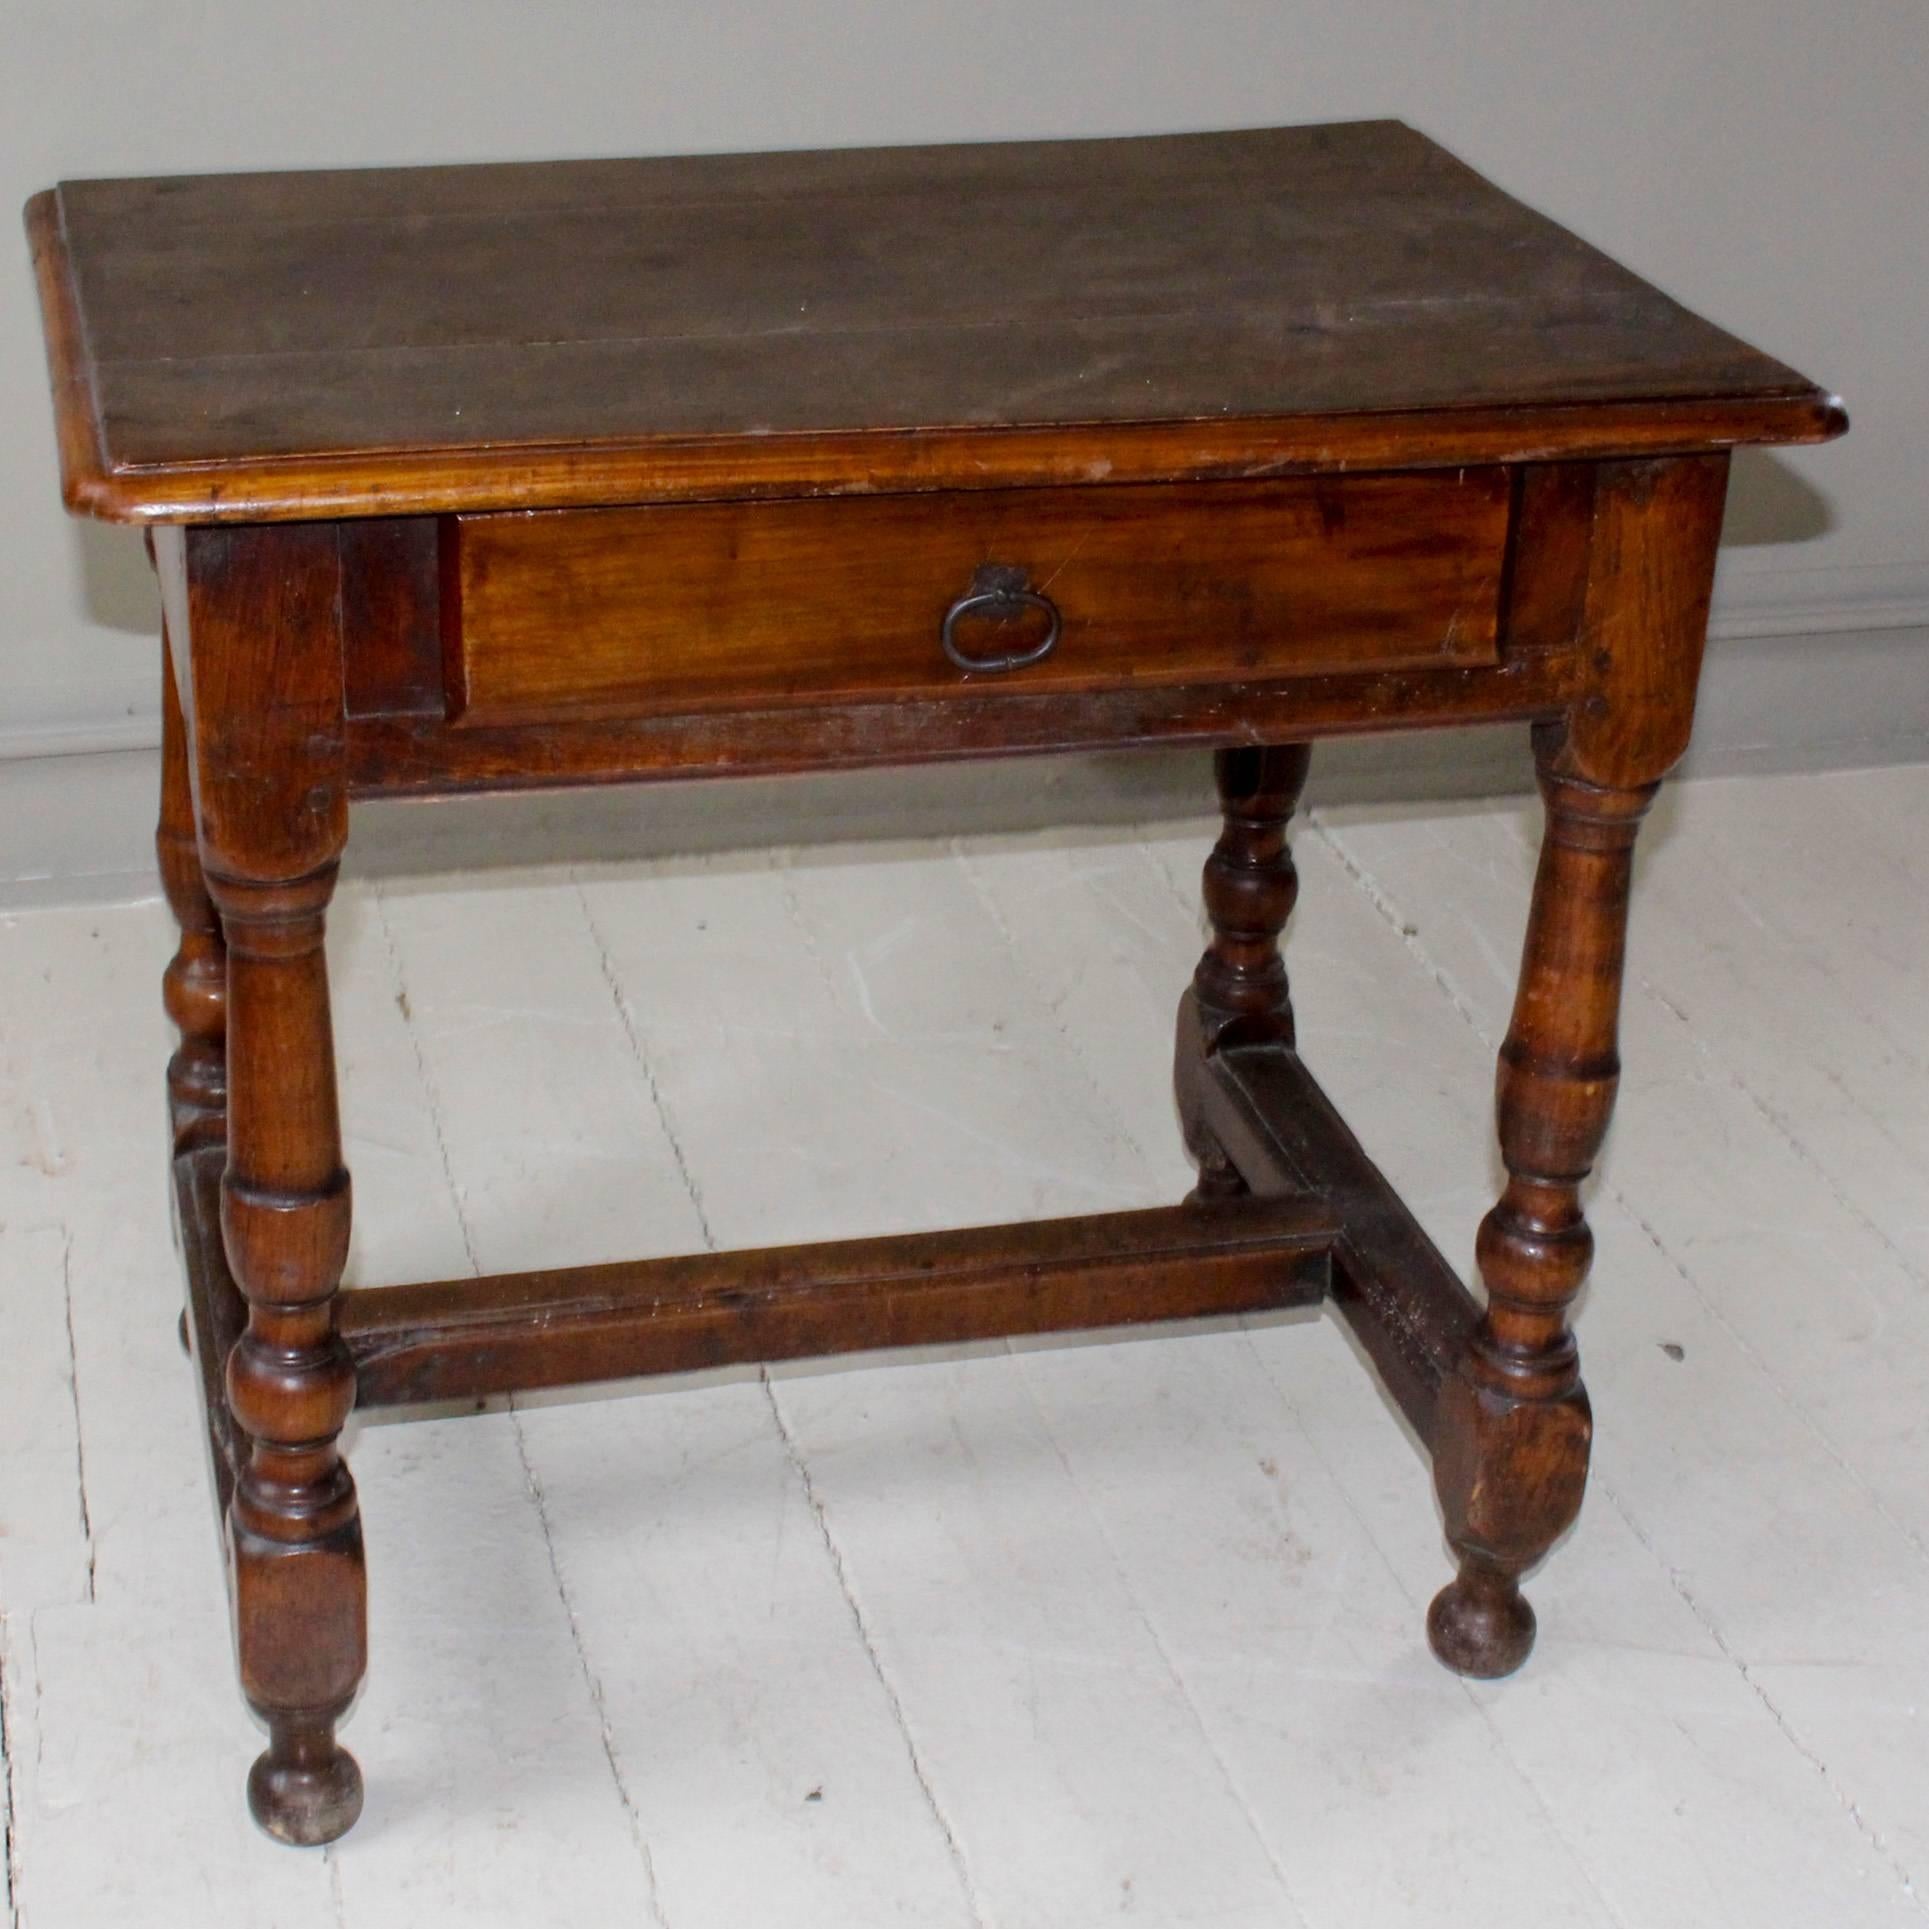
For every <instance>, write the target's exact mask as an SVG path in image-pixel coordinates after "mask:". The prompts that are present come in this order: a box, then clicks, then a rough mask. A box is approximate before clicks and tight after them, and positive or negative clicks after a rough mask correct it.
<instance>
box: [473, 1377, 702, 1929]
mask: <svg viewBox="0 0 1929 1929" xmlns="http://www.w3.org/2000/svg"><path fill="white" fill-rule="evenodd" d="M509 1418H510V1424H511V1426H512V1427H513V1429H514V1431H515V1436H516V1453H517V1456H518V1458H519V1459H520V1460H521V1461H522V1474H523V1481H524V1484H525V1485H526V1486H527V1487H528V1489H529V1498H530V1500H531V1501H532V1502H533V1503H534V1505H535V1509H536V1523H537V1525H538V1526H539V1527H540V1528H541V1529H542V1537H543V1546H544V1548H545V1549H546V1550H547V1552H548V1555H549V1573H550V1578H551V1579H552V1580H554V1582H555V1583H556V1595H557V1598H558V1599H559V1600H560V1601H561V1602H562V1605H563V1615H564V1618H565V1619H566V1620H567V1622H568V1624H569V1640H570V1645H571V1646H572V1647H573V1648H574V1649H575V1651H576V1665H577V1667H578V1669H580V1670H581V1673H582V1677H583V1686H584V1688H585V1689H586V1690H587V1691H588V1694H589V1699H590V1706H591V1707H592V1708H593V1709H594V1710H595V1713H596V1727H597V1733H598V1734H599V1736H600V1737H601V1739H602V1743H603V1757H604V1759H605V1760H606V1761H607V1762H608V1763H609V1770H610V1779H611V1781H612V1782H614V1784H615V1786H616V1799H617V1800H618V1801H619V1802H621V1803H622V1804H623V1813H624V1817H625V1819H626V1820H627V1822H628V1824H629V1832H630V1840H631V1841H632V1842H633V1843H634V1844H635V1845H636V1853H637V1857H638V1859H639V1860H640V1861H641V1862H642V1865H643V1899H644V1904H645V1906H646V1907H647V1908H648V1909H649V1912H650V1920H651V1922H653V1923H654V1924H655V1925H656V1929H670V1922H669V1918H668V1917H667V1916H666V1915H665V1914H664V1912H663V1893H662V1890H661V1889H660V1888H659V1887H658V1886H657V1879H656V1858H655V1856H654V1855H652V1854H651V1852H650V1844H649V1838H648V1836H647V1835H646V1834H645V1833H644V1829H643V1817H642V1814H641V1812H640V1811H639V1810H638V1808H637V1805H636V1798H635V1796H634V1795H633V1794H632V1793H631V1792H630V1786H629V1782H628V1780H627V1779H626V1778H625V1776H624V1774H623V1765H622V1761H621V1758H620V1756H619V1753H618V1750H617V1746H616V1731H615V1728H614V1725H613V1724H612V1723H611V1721H610V1714H609V1703H608V1700H607V1699H606V1697H605V1695H604V1693H603V1683H602V1679H601V1677H600V1676H598V1674H597V1672H596V1670H595V1668H594V1667H593V1666H592V1665H591V1663H590V1658H589V1649H588V1646H587V1645H586V1644H585V1642H584V1640H583V1629H582V1623H581V1622H580V1620H579V1619H578V1618H577V1613H576V1602H575V1600H574V1598H573V1597H572V1596H571V1594H570V1591H569V1583H568V1582H567V1581H566V1580H565V1579H564V1577H563V1564H562V1559H561V1556H560V1555H559V1554H558V1553H557V1551H556V1536H555V1533H554V1532H553V1530H552V1529H551V1526H550V1521H549V1502H548V1498H547V1496H546V1495H545V1494H544V1492H543V1485H542V1481H541V1480H540V1478H538V1476H537V1473H536V1465H535V1462H534V1461H533V1460H532V1459H531V1458H530V1455H529V1440H528V1437H527V1435H525V1434H524V1432H523V1427H522V1415H521V1414H520V1413H519V1412H518V1411H517V1410H516V1402H515V1396H514V1395H513V1394H512V1395H511V1396H510V1400H509Z"/></svg>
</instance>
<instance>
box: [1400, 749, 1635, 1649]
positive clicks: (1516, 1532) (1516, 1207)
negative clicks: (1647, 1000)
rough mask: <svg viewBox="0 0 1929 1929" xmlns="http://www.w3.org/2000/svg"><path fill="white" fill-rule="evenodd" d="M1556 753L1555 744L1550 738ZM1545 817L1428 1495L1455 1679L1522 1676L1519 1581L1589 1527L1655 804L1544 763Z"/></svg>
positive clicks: (1441, 1628) (1439, 1608)
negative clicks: (1601, 1329) (1473, 1324)
mask: <svg viewBox="0 0 1929 1929" xmlns="http://www.w3.org/2000/svg"><path fill="white" fill-rule="evenodd" d="M1543 741H1544V744H1545V745H1546V746H1547V747H1548V748H1549V749H1551V748H1552V747H1553V745H1554V744H1555V743H1556V742H1557V741H1558V739H1557V738H1551V737H1550V738H1546V739H1544V740H1543ZM1540 784H1541V792H1542V795H1543V796H1544V797H1545V799H1546V803H1547V825H1546V832H1545V835H1544V838H1543V840H1542V844H1541V857H1540V869H1539V872H1538V875H1537V876H1536V878H1535V881H1534V900H1533V907H1532V910H1531V911H1530V913H1529V916H1528V922H1527V942H1526V947H1525V954H1524V957H1523V960H1522V964H1521V976H1520V988H1519V991H1518V994H1517V995H1516V998H1515V1002H1514V1016H1513V1022H1512V1024H1511V1025H1510V1026H1509V1027H1508V1031H1507V1040H1506V1043H1505V1044H1504V1045H1503V1046H1502V1047H1501V1051H1500V1071H1499V1078H1498V1100H1499V1114H1500V1145H1501V1152H1502V1155H1503V1157H1504V1158H1505V1160H1506V1164H1507V1174H1508V1177H1507V1186H1506V1190H1505V1191H1504V1192H1503V1193H1502V1194H1501V1197H1500V1202H1499V1203H1498V1204H1497V1205H1496V1206H1495V1207H1494V1209H1493V1210H1492V1211H1491V1212H1490V1213H1489V1214H1488V1215H1487V1217H1486V1219H1485V1220H1483V1221H1482V1223H1481V1227H1480V1236H1479V1239H1478V1242H1477V1244H1476V1254H1477V1257H1478V1260H1479V1265H1480V1274H1481V1278H1482V1279H1483V1281H1484V1282H1485V1283H1486V1287H1487V1309H1486V1312H1485V1314H1484V1315H1483V1317H1482V1319H1481V1321H1480V1324H1479V1326H1478V1327H1477V1328H1476V1329H1475V1331H1474V1334H1473V1336H1472V1339H1471V1341H1470V1342H1469V1346H1468V1351H1467V1355H1466V1358H1465V1361H1464V1363H1463V1365H1462V1367H1461V1370H1460V1371H1459V1373H1458V1374H1456V1375H1455V1376H1454V1377H1453V1378H1452V1379H1451V1380H1450V1381H1449V1383H1448V1384H1447V1386H1446V1387H1445V1388H1444V1389H1443V1391H1442V1413H1441V1422H1440V1428H1439V1435H1438V1441H1437V1444H1436V1447H1435V1457H1434V1477H1435V1481H1436V1483H1437V1485H1438V1488H1439V1493H1440V1500H1441V1505H1442V1507H1443V1508H1444V1510H1445V1513H1446V1521H1447V1536H1448V1539H1449V1540H1450V1541H1451V1542H1452V1544H1453V1547H1454V1549H1455V1551H1456V1552H1457V1553H1458V1555H1459V1556H1460V1571H1459V1573H1458V1574H1457V1575H1456V1576H1455V1578H1454V1579H1453V1580H1452V1581H1451V1582H1450V1583H1449V1584H1448V1585H1447V1586H1446V1588H1444V1589H1443V1590H1442V1591H1441V1593H1440V1594H1439V1595H1438V1596H1437V1597H1436V1598H1435V1600H1434V1603H1433V1606H1432V1609H1431V1610H1430V1612H1429V1613H1428V1616H1427V1633H1428V1636H1429V1638H1430V1640H1431V1641H1432V1644H1433V1650H1434V1652H1435V1653H1436V1654H1437V1655H1438V1656H1439V1657H1440V1659H1441V1660H1442V1661H1444V1662H1446V1664H1447V1665H1448V1666H1449V1667H1450V1668H1455V1669H1457V1670H1458V1671H1459V1672H1460V1673H1462V1674H1470V1675H1503V1674H1508V1673H1510V1672H1512V1670H1513V1669H1515V1668H1517V1667H1519V1666H1520V1664H1521V1663H1522V1662H1523V1661H1524V1660H1526V1658H1527V1653H1528V1650H1529V1649H1530V1648H1531V1647H1532V1646H1533V1643H1534V1611H1533V1609H1532V1608H1530V1607H1529V1606H1528V1604H1527V1602H1526V1600H1525V1599H1524V1598H1523V1597H1522V1595H1521V1592H1520V1576H1521V1574H1522V1573H1523V1572H1524V1571H1525V1570H1526V1569H1527V1568H1528V1567H1530V1566H1532V1565H1533V1563H1534V1562H1535V1561H1537V1560H1539V1559H1540V1557H1541V1556H1542V1555H1543V1554H1545V1553H1546V1551H1547V1550H1548V1548H1549V1547H1550V1546H1551V1545H1552V1544H1553V1542H1554V1540H1555V1539H1556V1537H1557V1536H1559V1535H1560V1534H1561V1533H1562V1532H1563V1531H1564V1530H1565V1529H1566V1528H1567V1527H1568V1525H1569V1524H1570V1523H1571V1522H1572V1521H1573V1519H1574V1517H1575V1515H1576V1514H1577V1513H1578V1512H1579V1511H1580V1505H1581V1493H1582V1489H1583V1488H1584V1487H1585V1485H1586V1482H1587V1463H1588V1446H1589V1439H1590V1436H1591V1432H1592V1420H1591V1417H1590V1415H1589V1411H1588V1401H1587V1393H1586V1390H1585V1389H1584V1388H1583V1386H1582V1385H1581V1374H1580V1361H1579V1357H1578V1354H1577V1352H1576V1349H1575V1344H1574V1336H1573V1334H1572V1333H1571V1332H1570V1331H1569V1330H1568V1324H1567V1315H1568V1308H1569V1305H1570V1304H1571V1303H1572V1301H1573V1299H1574V1296H1575V1294H1576V1293H1578V1292H1579V1291H1580V1289H1581V1283H1582V1281H1583V1280H1585V1279H1586V1277H1587V1270H1588V1262H1589V1260H1590V1259H1591V1257H1592V1256H1593V1250H1594V1239H1593V1235H1592V1234H1591V1233H1590V1232H1589V1230H1588V1226H1587V1221H1586V1219H1585V1218H1583V1216H1582V1213H1581V1199H1580V1188H1581V1181H1582V1180H1583V1179H1584V1178H1585V1177H1586V1176H1587V1173H1588V1169H1589V1167H1590V1166H1592V1164H1593V1163H1594V1158H1595V1154H1596V1153H1597V1152H1598V1151H1599V1150H1600V1146H1601V1140H1602V1136H1603V1135H1604V1134H1605V1132H1606V1131H1607V1124H1608V1114H1609V1112H1610V1111H1611V1110H1612V1108H1613V1105H1614V1088H1615V1082H1616V1078H1617V1076H1618V1073H1619V1069H1620V1066H1619V1060H1618V1059H1617V1058H1616V1055H1615V1027H1616V1019H1617V1015H1618V1013H1619V1009H1620V1002H1621V964H1622V950H1623V940H1624V936H1625V933H1626V929H1627V910H1628V877H1629V870H1630V866H1631V862H1632V858H1633V852H1634V838H1635V832H1636V831H1637V829H1638V828H1639V826H1640V821H1641V815H1642V813H1643V812H1644V811H1645V810H1646V809H1647V807H1648V804H1649V801H1650V799H1651V798H1652V797H1653V795H1654V786H1653V785H1652V784H1650V785H1645V786H1642V787H1639V788H1634V789H1611V788H1606V787H1603V786H1600V785H1596V784H1590V783H1586V782H1584V781H1582V780H1580V779H1578V778H1575V777H1569V776H1563V775H1558V774H1556V772H1555V771H1554V769H1553V768H1552V767H1551V763H1550V758H1549V757H1548V756H1547V755H1543V756H1542V758H1541V759H1540Z"/></svg>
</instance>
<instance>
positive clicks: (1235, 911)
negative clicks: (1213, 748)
mask: <svg viewBox="0 0 1929 1929" xmlns="http://www.w3.org/2000/svg"><path fill="white" fill-rule="evenodd" d="M1312 755H1313V751H1312V746H1311V745H1310V744H1303V743H1295V744H1275V745H1270V746H1267V747H1265V748H1256V749H1239V750H1221V751H1218V752H1217V753H1216V754H1215V755H1214V757H1213V766H1212V767H1213V776H1214V778H1215V780H1216V781H1217V784H1218V788H1219V809H1220V813H1221V816H1222V818H1223V820H1224V827H1223V829H1222V830H1221V831H1220V834H1219V841H1218V842H1217V843H1216V844H1215V845H1214V846H1213V850H1212V855H1211V856H1210V857H1208V858H1207V859H1206V870H1205V883H1204V894H1205V905H1206V916H1207V918H1208V920H1209V921H1210V923H1211V925H1212V937H1211V941H1210V942H1209V943H1208V945H1207V947H1206V951H1205V955H1204V956H1203V957H1202V958H1201V959H1200V960H1199V965H1198V969H1197V970H1196V971H1195V972H1194V973H1193V974H1192V988H1191V989H1190V990H1189V991H1188V992H1187V993H1186V995H1185V998H1184V999H1183V1001H1182V1002H1181V1004H1180V1006H1179V1036H1178V1046H1177V1051H1176V1055H1175V1058H1174V1064H1173V1085H1174V1089H1175V1091H1176V1093H1177V1096H1178V1105H1179V1122H1180V1126H1181V1129H1182V1130H1183V1131H1184V1133H1185V1142H1186V1150H1187V1151H1188V1152H1190V1153H1191V1155H1192V1158H1193V1161H1194V1163H1195V1164H1196V1165H1197V1166H1198V1168H1199V1183H1198V1186H1197V1187H1196V1188H1195V1190H1194V1192H1193V1197H1194V1198H1195V1199H1225V1198H1234V1197H1237V1196H1238V1195H1239V1194H1240V1193H1243V1192H1244V1191H1245V1190H1246V1183H1245V1181H1244V1180H1243V1179H1242V1178H1240V1176H1239V1174H1238V1172H1237V1171H1236V1170H1235V1169H1234V1167H1233V1164H1232V1161H1231V1160H1230V1159H1228V1158H1227V1157H1226V1153H1225V1149H1224V1147H1222V1146H1221V1145H1220V1144H1219V1143H1218V1141H1217V1140H1216V1139H1215V1138H1214V1137H1213V1135H1212V1132H1211V1130H1210V1128H1209V1127H1208V1126H1207V1125H1206V1124H1205V1122H1204V1120H1203V1118H1202V1117H1201V1115H1200V1110H1199V1105H1198V1100H1197V1094H1196V1087H1195V1080H1196V1076H1197V1072H1198V1069H1199V1068H1200V1067H1201V1066H1202V1065H1203V1063H1204V1061H1205V1060H1206V1059H1207V1058H1209V1057H1210V1056H1211V1055H1212V1054H1213V1053H1214V1052H1215V1051H1217V1050H1218V1049H1219V1048H1220V1046H1222V1045H1258V1044H1281V1045H1290V1044H1291V1043H1292V1042H1293V1002H1292V997H1291V994H1290V992H1289V989H1288V986H1287V982H1286V965H1285V961H1284V960H1283V959H1282V958H1281V956H1280V954H1279V937H1280V933H1281V932H1282V931H1284V930H1285V928H1286V921H1287V919H1288V918H1290V917H1291V916H1292V913H1293V902H1294V900H1295V899H1296V898H1297V897H1298V895H1299V874H1298V872H1297V871H1295V870H1294V868H1293V854H1292V851H1291V849H1290V848H1289V846H1288V844H1287V841H1286V831H1287V825H1288V823H1289V821H1290V820H1291V818H1292V815H1293V811H1294V808H1295V807H1296V806H1297V805H1298V803H1299V796H1300V792H1301V791H1302V790H1303V789H1304V788H1305V784H1306V772H1307V768H1308V766H1309V764H1310V763H1311V761H1312Z"/></svg>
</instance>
